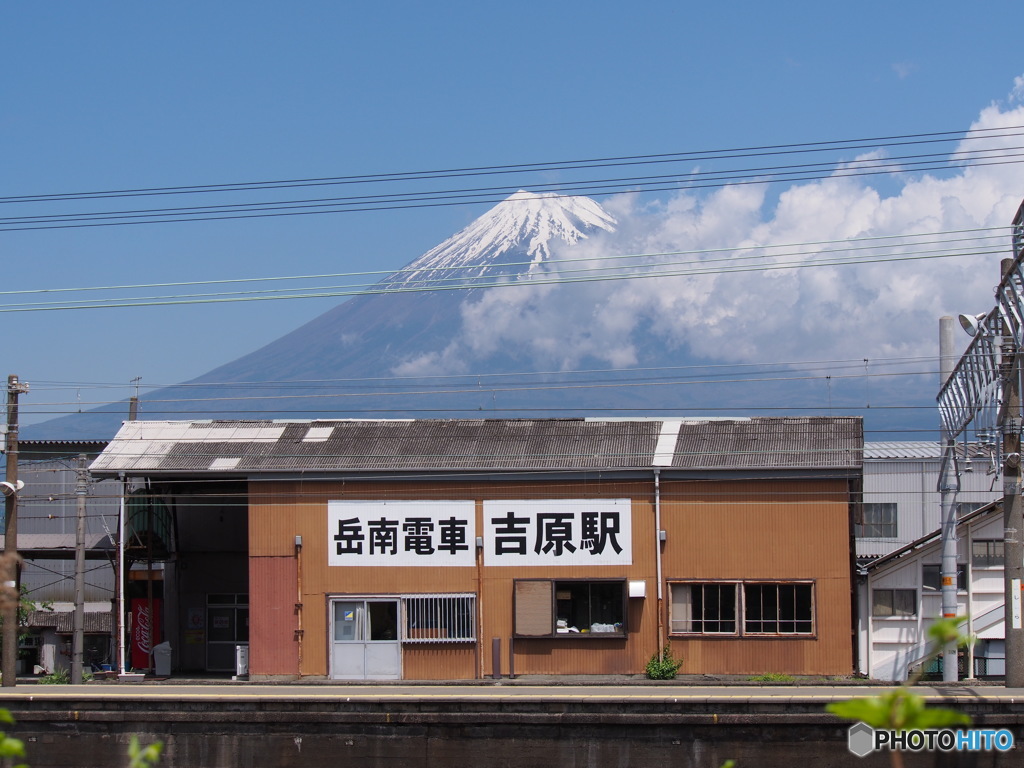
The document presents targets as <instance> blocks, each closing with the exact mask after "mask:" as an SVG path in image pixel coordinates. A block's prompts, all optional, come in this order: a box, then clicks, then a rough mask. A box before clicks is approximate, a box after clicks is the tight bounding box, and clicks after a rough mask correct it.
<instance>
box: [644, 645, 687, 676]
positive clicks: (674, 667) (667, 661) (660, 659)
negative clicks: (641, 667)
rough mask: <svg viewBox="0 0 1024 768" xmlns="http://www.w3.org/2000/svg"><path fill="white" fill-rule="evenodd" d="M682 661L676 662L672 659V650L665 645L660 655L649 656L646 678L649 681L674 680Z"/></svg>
mask: <svg viewBox="0 0 1024 768" xmlns="http://www.w3.org/2000/svg"><path fill="white" fill-rule="evenodd" d="M681 666H683V660H682V659H680V660H679V661H676V660H675V659H674V658H673V657H672V649H671V648H669V647H668V646H667V645H666V646H665V648H664V649H663V650H662V652H661V653H656V654H654V655H653V656H651V660H650V661H648V662H647V668H646V670H647V677H648V679H650V680H674V679H675V677H676V674H677V673H678V672H679V668H680V667H681Z"/></svg>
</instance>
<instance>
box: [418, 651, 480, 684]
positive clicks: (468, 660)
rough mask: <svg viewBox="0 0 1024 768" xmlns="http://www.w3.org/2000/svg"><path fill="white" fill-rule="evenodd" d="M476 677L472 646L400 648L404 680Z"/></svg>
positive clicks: (465, 678) (474, 653) (475, 654)
mask: <svg viewBox="0 0 1024 768" xmlns="http://www.w3.org/2000/svg"><path fill="white" fill-rule="evenodd" d="M475 677H477V650H476V646H475V645H474V644H473V643H457V644H456V643H452V644H451V645H415V644H405V645H403V646H402V679H403V680H472V679H474V678H475Z"/></svg>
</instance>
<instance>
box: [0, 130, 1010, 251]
mask: <svg viewBox="0 0 1024 768" xmlns="http://www.w3.org/2000/svg"><path fill="white" fill-rule="evenodd" d="M1017 129H1018V127H1013V128H1006V129H981V130H977V131H972V132H970V133H968V134H963V133H962V132H955V133H954V132H945V133H932V134H911V135H906V136H898V137H887V138H882V139H866V140H857V139H854V140H840V141H829V142H817V143H810V144H802V145H800V144H789V145H776V146H774V147H755V148H746V149H739V150H712V151H704V152H696V153H675V154H663V155H636V156H628V157H620V158H603V159H598V160H590V161H563V162H560V163H527V164H522V165H518V166H514V165H504V166H482V167H479V168H470V169H455V170H450V171H436V172H411V173H404V174H369V175H365V176H349V177H324V178H319V179H306V180H286V181H275V182H251V183H243V184H213V185H199V186H188V187H184V186H183V187H153V188H142V189H136V190H111V191H106V192H90V193H67V194H50V195H22V196H11V197H6V198H0V203H43V204H51V203H54V202H61V201H69V200H85V199H109V198H111V197H136V196H149V195H155V194H161V195H179V194H193V193H198V192H204V193H209V192H220V193H237V192H244V191H253V190H263V189H275V188H283V187H301V186H322V185H325V184H355V183H379V182H384V181H387V182H397V181H401V182H404V183H409V182H412V181H421V180H424V179H436V178H453V177H462V176H478V175H493V174H497V173H502V174H507V173H521V174H522V173H540V172H544V173H550V172H551V171H555V170H560V171H580V170H586V169H595V168H605V167H610V166H624V165H643V164H650V163H679V162H694V161H701V162H708V161H709V160H713V159H714V160H722V159H734V158H739V157H753V156H763V155H785V154H797V153H807V152H822V151H833V152H835V151H846V152H849V151H851V150H863V149H880V148H881V149H884V148H887V147H890V146H908V145H912V144H929V143H949V142H953V141H957V142H960V143H961V144H962V143H964V142H972V141H977V140H983V139H984V140H992V139H1001V138H1015V137H1018V136H1020V135H1024V134H1020V133H1017V132H1015V131H1016V130H1017ZM1008 131H1009V132H1008ZM926 137H930V138H926ZM885 142H888V143H885ZM1018 149H1021V147H998V148H986V147H981V148H979V149H977V150H968V151H964V150H960V152H959V154H954V155H952V156H948V155H940V154H939V153H929V154H918V155H902V156H896V157H892V158H889V157H886V158H880V157H868V158H855V159H852V160H842V159H835V160H830V161H818V162H814V163H804V164H797V165H787V166H763V167H753V168H745V169H731V170H689V171H685V172H679V173H674V174H660V175H655V176H651V175H647V176H631V177H620V178H616V179H597V180H594V179H591V180H587V181H583V180H576V181H563V182H558V183H555V182H548V181H545V180H541V181H535V180H530V181H518V182H517V183H516V184H513V185H507V186H503V187H484V188H480V187H476V188H474V187H470V188H464V189H448V190H443V191H437V190H435V191H426V192H410V191H405V192H399V193H393V194H385V195H362V196H349V197H343V198H318V199H312V200H284V201H282V200H278V201H273V202H262V203H238V202H233V203H226V204H221V205H214V206H205V207H203V206H200V207H196V206H190V207H181V208H162V209H160V208H154V209H135V210H129V211H95V212H80V213H70V214H68V213H62V214H42V215H36V216H25V217H12V218H8V219H0V223H4V222H6V223H7V224H8V225H9V226H6V227H0V231H26V230H38V229H55V228H78V227H94V226H122V225H129V224H142V223H149V224H153V223H174V222H186V221H204V220H206V221H208V220H226V219H240V218H265V217H270V216H290V215H311V214H318V213H341V212H357V211H359V212H365V211H380V210H400V209H409V208H424V207H438V206H450V205H468V204H483V203H488V204H493V203H497V202H501V200H502V199H504V197H506V196H508V194H510V193H511V192H513V191H515V190H516V189H517V188H520V187H523V186H529V187H532V188H536V189H546V190H556V191H558V192H559V193H560V194H563V195H565V194H570V195H577V194H579V195H587V196H591V197H600V196H607V195H610V194H619V193H621V192H626V191H634V192H635V191H643V192H656V191H677V190H680V189H704V188H709V187H718V186H724V185H726V184H749V183H766V182H768V181H787V182H794V181H808V180H816V179H822V178H826V177H832V176H838V177H847V176H861V175H878V174H889V173H894V172H909V171H916V172H923V171H929V170H943V169H947V168H964V167H970V166H980V165H992V164H1007V163H1017V162H1024V160H1011V159H1006V158H1015V157H1020V156H1021V155H1020V154H1009V151H1010V150H1018ZM997 152H998V153H1002V155H1001V156H1002V159H998V156H997V159H996V160H995V161H994V162H982V160H985V159H988V160H992V157H987V158H986V156H990V155H992V153H997ZM899 161H912V162H899ZM858 169H860V170H858ZM751 176H757V177H758V178H756V179H751V178H750V177H751ZM499 192H500V196H497V197H496V194H497V193H499ZM310 208H319V209H318V210H309V209H310Z"/></svg>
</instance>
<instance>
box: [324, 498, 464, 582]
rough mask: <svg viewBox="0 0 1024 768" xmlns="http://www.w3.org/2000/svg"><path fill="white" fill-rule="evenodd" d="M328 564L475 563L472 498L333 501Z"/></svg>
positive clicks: (330, 503)
mask: <svg viewBox="0 0 1024 768" xmlns="http://www.w3.org/2000/svg"><path fill="white" fill-rule="evenodd" d="M327 547H328V550H327V552H328V554H327V564H328V565H344V566H353V565H363V566H365V565H373V566H382V565H383V566H403V565H418V566H438V565H461V566H473V565H476V503H475V502H473V501H328V502H327Z"/></svg>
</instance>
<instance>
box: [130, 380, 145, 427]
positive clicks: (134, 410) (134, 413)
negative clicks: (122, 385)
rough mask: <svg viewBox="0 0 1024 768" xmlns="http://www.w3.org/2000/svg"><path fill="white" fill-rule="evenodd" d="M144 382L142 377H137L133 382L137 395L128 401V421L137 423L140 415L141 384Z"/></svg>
mask: <svg viewBox="0 0 1024 768" xmlns="http://www.w3.org/2000/svg"><path fill="white" fill-rule="evenodd" d="M140 381H142V377H141V376H136V377H135V378H134V379H132V380H131V382H130V383H131V384H134V385H135V394H134V395H133V396H132V398H131V400H129V401H128V421H135V420H136V418H138V415H139V382H140Z"/></svg>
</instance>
